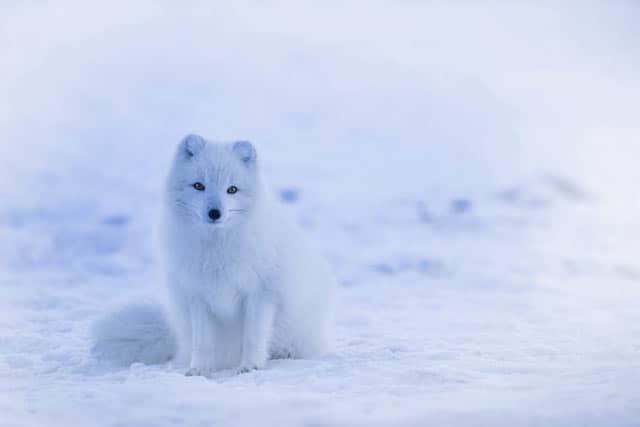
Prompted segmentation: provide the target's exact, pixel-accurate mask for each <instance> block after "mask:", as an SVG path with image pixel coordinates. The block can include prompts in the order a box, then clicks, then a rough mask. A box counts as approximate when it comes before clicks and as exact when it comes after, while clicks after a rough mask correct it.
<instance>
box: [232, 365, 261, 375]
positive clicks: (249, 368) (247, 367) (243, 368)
mask: <svg viewBox="0 0 640 427" xmlns="http://www.w3.org/2000/svg"><path fill="white" fill-rule="evenodd" d="M258 369H260V368H258V366H256V365H250V364H249V365H244V364H243V365H241V366H239V367H238V368H237V369H236V373H237V374H246V373H247V372H251V371H256V370H258Z"/></svg>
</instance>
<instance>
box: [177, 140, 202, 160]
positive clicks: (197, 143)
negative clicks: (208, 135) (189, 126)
mask: <svg viewBox="0 0 640 427" xmlns="http://www.w3.org/2000/svg"><path fill="white" fill-rule="evenodd" d="M206 144H207V141H205V140H204V138H203V137H201V136H200V135H195V134H189V135H187V136H185V137H184V138H182V141H180V148H179V150H180V152H181V153H182V154H183V155H184V156H185V157H187V158H189V159H190V158H191V157H193V156H195V155H197V154H198V153H199V152H200V151H201V150H202V149H203V148H204V146H205V145H206Z"/></svg>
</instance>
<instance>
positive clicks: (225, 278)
mask: <svg viewBox="0 0 640 427" xmlns="http://www.w3.org/2000/svg"><path fill="white" fill-rule="evenodd" d="M194 279H195V280H194V283H195V284H196V286H195V289H193V292H194V293H195V294H196V296H197V297H199V298H203V299H204V300H206V301H207V303H208V305H209V306H210V307H211V310H212V312H213V313H214V314H216V315H217V316H220V317H235V315H236V314H237V313H238V312H239V311H240V309H241V307H242V305H243V303H244V300H245V299H246V298H247V296H250V295H253V294H257V293H259V292H261V291H262V290H263V289H264V283H263V281H262V279H261V277H260V275H259V274H258V273H257V272H256V269H255V268H254V267H253V266H251V265H250V264H245V263H237V264H226V265H224V266H211V268H205V269H203V270H202V271H201V274H200V275H199V277H197V278H194Z"/></svg>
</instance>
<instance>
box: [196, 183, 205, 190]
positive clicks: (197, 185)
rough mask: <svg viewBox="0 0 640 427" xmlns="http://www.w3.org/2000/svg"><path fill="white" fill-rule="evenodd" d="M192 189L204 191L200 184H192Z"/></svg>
mask: <svg viewBox="0 0 640 427" xmlns="http://www.w3.org/2000/svg"><path fill="white" fill-rule="evenodd" d="M193 188H195V189H196V190H198V191H204V185H202V183H201V182H196V183H195V184H193Z"/></svg>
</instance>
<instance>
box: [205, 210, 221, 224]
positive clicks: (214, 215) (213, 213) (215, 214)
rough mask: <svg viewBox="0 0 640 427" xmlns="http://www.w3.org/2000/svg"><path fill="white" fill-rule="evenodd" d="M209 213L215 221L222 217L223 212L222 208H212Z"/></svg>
mask: <svg viewBox="0 0 640 427" xmlns="http://www.w3.org/2000/svg"><path fill="white" fill-rule="evenodd" d="M208 215H209V218H210V219H211V221H214V222H215V221H217V220H219V219H220V217H221V216H222V213H221V212H220V209H211V210H210V211H209V214H208Z"/></svg>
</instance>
